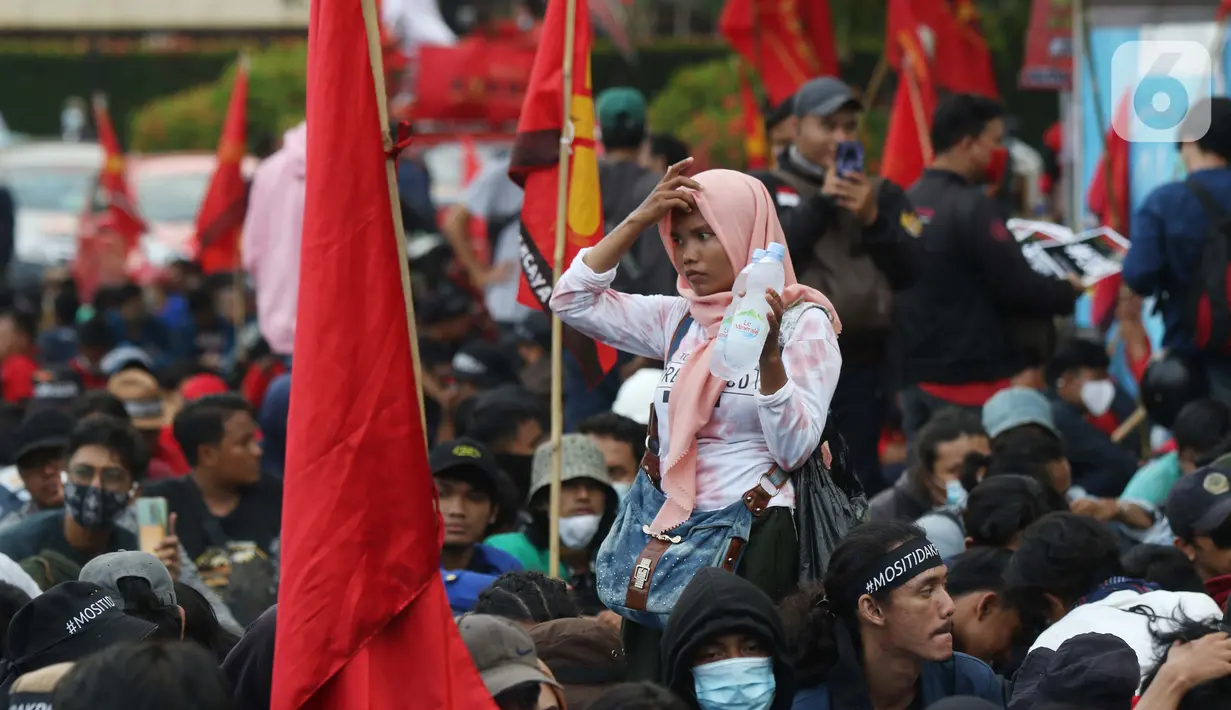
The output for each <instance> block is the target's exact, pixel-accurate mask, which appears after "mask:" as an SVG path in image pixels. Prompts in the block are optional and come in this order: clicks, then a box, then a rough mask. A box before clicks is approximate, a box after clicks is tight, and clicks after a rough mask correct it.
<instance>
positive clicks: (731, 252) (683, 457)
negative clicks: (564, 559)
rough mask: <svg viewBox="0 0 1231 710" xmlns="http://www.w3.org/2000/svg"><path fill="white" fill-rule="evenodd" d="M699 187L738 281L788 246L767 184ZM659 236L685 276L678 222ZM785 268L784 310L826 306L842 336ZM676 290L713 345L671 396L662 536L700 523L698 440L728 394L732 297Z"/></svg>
mask: <svg viewBox="0 0 1231 710" xmlns="http://www.w3.org/2000/svg"><path fill="white" fill-rule="evenodd" d="M693 179H694V180H696V181H697V182H698V183H700V184H701V188H702V189H701V190H700V191H699V192H696V193H694V194H695V195H696V200H697V208H698V209H700V210H701V214H702V216H704V217H705V221H706V222H708V223H709V225H710V227H711V229H713V231H714V234H715V236H717V237H718V241H719V243H720V244H722V248H723V250H724V251H725V252H726V253H727V258H728V259H730V260H731V269H732V270H733V271H735V272H736V273H738V272H739V271H740V270H741V269H743V268H744V266H746V265H747V264H748V262H749V261H750V260H751V259H752V252H753V251H755V250H757V249H764V248H766V247H767V246H768V245H770V244H773V243H778V244H786V239H785V237H783V234H782V225H781V224H780V223H779V222H778V212H777V209H776V208H775V207H774V201H773V198H771V197H770V194H769V190H767V189H765V185H764V184H763V183H762V182H761V181H760V180H757V179H756V178H754V177H751V176H748V175H745V174H743V173H740V172H736V171H734V170H707V171H705V172H703V173H699V174H697V175H695V176H694V177H693ZM658 232H659V234H660V235H661V236H662V240H663V246H664V247H665V248H666V249H667V255H668V256H669V257H670V258H671V263H672V265H673V266H675V268H676V271H677V272H678V271H679V270H680V268H679V265H678V264H676V263H675V250H674V245H673V244H672V242H671V216H670V214H668V215H667V217H665V218H663V220H662V221H661V222H660V223H659V225H658ZM783 265H784V266H785V268H786V289H785V290H784V293H783V294H782V301H783V303H784V304H786V305H787V306H788V307H790V306H791V305H792V304H795V303H797V302H799V301H809V302H811V303H816V304H819V305H821V306H824V307H825V308H826V310H828V311H829V314H830V317H831V318H832V319H833V326H834V331H835V332H841V330H842V324H841V321H839V320H838V315H837V313H835V312H834V309H833V304H831V303H830V302H829V299H828V298H826V297H825V296H824V294H822V293H821V292H820V291H817V290H816V289H814V288H809V287H807V286H801V285H800V284H798V283H796V281H795V269H794V267H792V266H791V257H790V255H788V256H787V258H786V261H785V262H784V264H783ZM676 289H677V290H679V292H680V295H681V296H683V297H684V298H685V299H687V300H688V312H689V313H690V314H691V315H692V317H693V320H695V321H696V322H697V323H698V324H699V325H700V326H701V327H702V328H704V329H705V337H706V340H705V343H704V344H702V346H701V347H700V348H699V349H698V350H697V351H696V352H694V353H693V354H692V356H691V357H689V358H688V361H687V362H685V363H684V368H683V370H682V371H681V372H680V375H679V378H678V379H677V380H676V381H675V385H674V387H673V388H672V391H671V402H670V404H669V405H668V412H667V416H668V422H669V424H670V426H669V428H670V443H669V446H668V452H669V458H668V459H667V460H666V462H665V463H666V465H665V466H663V469H662V470H663V475H662V489H663V492H664V493H665V494H666V496H667V502H666V503H665V504H663V507H662V509H661V510H659V511H658V515H657V517H655V518H654V522H653V523H652V524H651V525H650V527H651V529H652V531H653V532H655V533H662V532H666V531H668V530H671V529H672V528H675V527H678V526H679V525H681V524H682V523H684V521H686V520H688V518H689V516H691V515H692V510H693V507H694V506H695V505H696V494H697V432H699V431H700V430H701V429H702V428H703V427H704V426H705V425H706V424H707V423H709V420H710V416H711V415H712V414H713V412H714V405H715V404H717V403H718V397H719V395H721V394H722V390H723V389H724V388H725V386H726V383H725V382H723V381H722V380H721V379H719V378H717V377H714V376H713V375H711V374H710V356H711V354H712V348H711V347H710V346H711V345H712V344H713V342H714V340H713V338H714V336H715V335H717V334H718V326H719V325H720V324H721V322H722V316H723V314H724V313H725V312H726V309H727V305H728V304H730V303H731V299H732V294H731V292H730V291H727V292H724V293H716V294H713V295H710V296H698V295H697V294H696V293H694V292H693V290H692V289H691V288H689V286H688V282H687V281H685V280H684V277H683V276H680V277H679V278H678V279H677V281H676Z"/></svg>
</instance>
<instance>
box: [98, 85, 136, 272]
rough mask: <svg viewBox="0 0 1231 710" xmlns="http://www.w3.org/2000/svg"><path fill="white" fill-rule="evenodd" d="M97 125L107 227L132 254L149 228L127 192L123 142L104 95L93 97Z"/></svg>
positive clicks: (100, 186) (99, 185) (100, 178)
mask: <svg viewBox="0 0 1231 710" xmlns="http://www.w3.org/2000/svg"><path fill="white" fill-rule="evenodd" d="M94 126H95V128H96V129H97V130H98V144H99V145H100V146H101V147H102V149H103V161H104V162H103V169H102V172H101V173H100V174H99V176H98V190H99V192H100V193H101V196H102V202H103V204H105V205H106V209H105V211H106V213H107V215H106V224H107V227H108V228H110V229H111V230H113V231H115V232H116V233H117V234H119V235H120V236H121V237H123V239H124V249H125V252H126V253H129V252H132V250H133V249H135V248H136V247H137V244H138V243H139V242H140V240H141V235H142V234H143V233H144V232H145V231H146V226H145V221H144V220H142V219H141V215H140V214H139V213H138V212H137V205H136V203H134V202H133V199H132V193H131V192H130V191H129V189H128V175H127V172H126V170H125V166H124V151H123V150H121V149H120V139H119V138H117V137H116V135H115V128H114V127H113V126H112V125H111V116H110V114H108V112H107V100H106V99H105V98H103V96H102V95H101V94H98V95H96V96H95V97H94Z"/></svg>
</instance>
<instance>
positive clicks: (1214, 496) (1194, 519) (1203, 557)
mask: <svg viewBox="0 0 1231 710" xmlns="http://www.w3.org/2000/svg"><path fill="white" fill-rule="evenodd" d="M1229 476H1231V468H1227V467H1223V466H1209V467H1207V468H1203V469H1199V470H1197V471H1196V472H1195V473H1190V474H1188V475H1187V476H1184V477H1183V478H1181V479H1180V480H1179V481H1178V482H1176V484H1175V485H1174V486H1172V488H1171V494H1170V495H1169V496H1167V521H1168V522H1169V523H1170V524H1171V531H1172V533H1173V534H1174V535H1175V546H1176V547H1177V548H1179V550H1180V552H1182V553H1184V556H1185V557H1187V558H1188V559H1189V560H1190V561H1191V562H1192V564H1193V567H1195V568H1196V570H1197V574H1199V575H1200V576H1201V579H1202V580H1204V581H1205V591H1206V592H1207V593H1208V594H1209V595H1210V596H1211V597H1213V598H1214V601H1215V602H1216V603H1217V604H1218V606H1219V608H1222V609H1226V608H1227V599H1228V596H1231V481H1229V480H1228V477H1229Z"/></svg>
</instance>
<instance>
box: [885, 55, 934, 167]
mask: <svg viewBox="0 0 1231 710" xmlns="http://www.w3.org/2000/svg"><path fill="white" fill-rule="evenodd" d="M896 40H897V41H896V43H895V44H896V46H897V47H899V50H900V52H901V55H900V56H901V57H902V64H901V66H902V68H901V69H900V70H899V71H898V88H897V92H896V93H895V94H894V97H893V111H892V114H891V115H890V118H889V130H888V131H887V133H886V135H885V149H884V158H882V159H881V176H882V177H884V178H885V179H887V180H891V181H893V182H894V183H896V184H898V185H901V186H902V187H905V188H909V187H910V186H911V185H913V184H915V181H916V180H918V179H919V176H920V175H922V174H923V169H924V168H926V167H927V166H928V165H930V164H931V162H932V141H931V137H930V135H929V133H930V131H931V126H932V114H933V112H935V110H936V91H935V89H934V88H933V87H932V78H931V75H930V73H929V71H928V65H927V59H926V57H925V55H924V52H923V47H922V45H921V44H920V43H919V38H918V37H917V36H916V35H915V33H913V32H908V31H902V32H901V33H900V34H899V35H898V36H897V38H896Z"/></svg>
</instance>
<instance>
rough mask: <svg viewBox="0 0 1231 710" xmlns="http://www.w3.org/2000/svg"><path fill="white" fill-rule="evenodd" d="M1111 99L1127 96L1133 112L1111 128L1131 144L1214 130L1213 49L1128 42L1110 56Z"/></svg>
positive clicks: (1179, 43)
mask: <svg viewBox="0 0 1231 710" xmlns="http://www.w3.org/2000/svg"><path fill="white" fill-rule="evenodd" d="M1111 61H1112V64H1111V92H1109V100H1110V101H1112V102H1118V101H1119V100H1120V98H1119V97H1121V96H1126V95H1127V96H1126V98H1128V99H1129V101H1130V105H1131V107H1132V111H1130V112H1128V116H1127V119H1126V120H1124V121H1122V122H1121V121H1117V122H1115V125H1114V126H1113V128H1114V129H1115V131H1116V133H1117V135H1119V136H1120V137H1121V138H1123V139H1125V140H1127V141H1130V142H1133V143H1174V142H1176V141H1177V140H1181V138H1180V133H1181V129H1182V132H1183V138H1182V140H1188V141H1191V140H1196V139H1197V138H1200V137H1201V136H1203V135H1205V134H1206V132H1207V131H1209V129H1210V106H1209V101H1208V98H1209V96H1210V94H1211V91H1212V89H1213V87H1212V75H1211V71H1212V64H1213V63H1212V61H1211V60H1210V53H1209V51H1208V50H1207V49H1206V48H1205V46H1204V45H1202V44H1201V43H1199V42H1191V41H1179V40H1174V41H1173V40H1154V41H1141V42H1125V43H1124V44H1121V45H1120V46H1119V47H1117V48H1116V51H1115V53H1114V54H1113V55H1112V59H1111Z"/></svg>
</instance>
